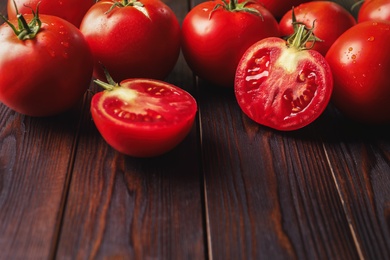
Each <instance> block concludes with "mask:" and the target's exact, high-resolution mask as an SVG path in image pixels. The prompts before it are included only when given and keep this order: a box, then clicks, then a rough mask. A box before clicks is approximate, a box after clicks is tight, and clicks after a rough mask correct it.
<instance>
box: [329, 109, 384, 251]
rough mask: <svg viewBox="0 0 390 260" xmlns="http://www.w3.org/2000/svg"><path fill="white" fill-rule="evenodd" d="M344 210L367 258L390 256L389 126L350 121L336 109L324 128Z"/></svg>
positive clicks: (330, 160)
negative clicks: (367, 124)
mask: <svg viewBox="0 0 390 260" xmlns="http://www.w3.org/2000/svg"><path fill="white" fill-rule="evenodd" d="M322 129H323V131H325V132H326V133H327V134H326V135H323V136H324V147H325V149H326V152H327V156H328V157H329V158H328V159H329V162H330V164H331V165H332V173H333V174H334V176H335V180H336V182H337V186H338V189H339V193H340V196H341V198H342V201H343V202H344V208H345V212H346V214H347V217H348V219H349V222H350V224H351V229H352V231H353V232H354V235H355V237H356V241H357V244H358V246H359V249H360V251H361V254H362V255H363V257H364V258H366V259H389V258H390V177H389V173H390V137H389V133H390V126H366V125H362V124H359V123H356V122H351V121H349V120H347V119H346V118H344V117H342V116H341V115H339V114H337V111H335V112H334V113H333V114H332V116H329V120H327V123H326V124H325V123H324V125H323V127H322Z"/></svg>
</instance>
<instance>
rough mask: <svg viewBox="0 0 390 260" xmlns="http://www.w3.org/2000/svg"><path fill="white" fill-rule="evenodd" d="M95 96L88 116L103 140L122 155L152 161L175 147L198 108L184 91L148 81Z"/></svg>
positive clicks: (125, 83)
mask: <svg viewBox="0 0 390 260" xmlns="http://www.w3.org/2000/svg"><path fill="white" fill-rule="evenodd" d="M120 85H121V86H120V87H117V88H115V89H114V90H111V91H103V92H99V93H98V94H96V95H95V96H94V97H93V99H92V103H91V113H92V117H93V119H94V122H95V124H96V127H97V128H98V130H99V132H100V133H101V134H102V136H103V138H104V139H105V140H106V141H107V143H109V144H110V145H111V146H112V147H113V148H115V149H116V150H118V151H119V152H121V153H124V154H127V155H130V156H135V157H152V156H158V155H161V154H164V153H166V152H168V151H169V150H171V149H173V148H174V147H175V146H176V145H178V144H179V143H180V142H181V141H182V140H183V139H184V138H185V137H186V136H187V135H188V133H189V131H190V130H191V127H192V125H193V122H194V119H195V114H196V111H197V104H196V101H195V99H194V98H193V97H192V96H191V95H190V94H189V93H188V92H186V91H184V90H183V89H180V88H178V87H176V86H174V85H171V84H168V83H165V82H162V81H157V80H151V79H129V80H125V81H122V82H121V84H120Z"/></svg>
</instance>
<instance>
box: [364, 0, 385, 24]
mask: <svg viewBox="0 0 390 260" xmlns="http://www.w3.org/2000/svg"><path fill="white" fill-rule="evenodd" d="M357 20H358V22H359V23H361V22H364V21H373V20H384V21H390V0H365V1H364V3H363V5H362V6H361V7H360V9H359V12H358V17H357Z"/></svg>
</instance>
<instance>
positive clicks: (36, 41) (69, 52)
mask: <svg viewBox="0 0 390 260" xmlns="http://www.w3.org/2000/svg"><path fill="white" fill-rule="evenodd" d="M24 17H25V19H26V20H27V22H30V21H31V19H32V17H33V16H32V15H31V14H30V15H25V16H24ZM40 20H41V21H42V27H41V29H40V31H39V32H38V33H37V35H36V36H35V38H33V39H26V40H20V39H18V37H17V36H16V34H15V33H14V31H13V30H12V29H11V28H10V26H9V25H8V24H7V23H4V24H3V25H1V26H0V57H1V58H0V101H1V102H2V103H4V104H5V105H7V106H8V107H10V108H12V109H13V110H15V111H17V112H19V113H22V114H25V115H31V116H49V115H54V114H58V113H60V112H63V111H65V110H67V109H70V108H71V107H72V106H73V105H75V103H77V102H78V101H79V99H80V98H81V97H82V96H83V94H84V93H85V91H86V90H87V88H88V87H89V85H90V81H91V78H92V69H93V59H92V54H91V51H90V49H89V47H88V44H87V42H86V41H85V39H84V37H83V35H82V34H81V32H80V31H79V30H78V29H77V28H76V27H75V26H74V25H73V24H71V23H69V22H67V21H65V20H63V19H61V18H58V17H56V16H49V15H40ZM10 22H11V23H12V24H14V25H15V26H16V27H17V23H18V22H17V20H10Z"/></svg>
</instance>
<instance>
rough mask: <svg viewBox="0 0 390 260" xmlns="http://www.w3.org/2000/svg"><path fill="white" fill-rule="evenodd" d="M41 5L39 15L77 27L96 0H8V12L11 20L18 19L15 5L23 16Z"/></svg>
mask: <svg viewBox="0 0 390 260" xmlns="http://www.w3.org/2000/svg"><path fill="white" fill-rule="evenodd" d="M38 3H40V4H39V13H41V14H49V15H54V16H58V17H61V18H63V19H65V20H67V21H69V22H71V23H72V24H74V25H75V26H76V27H79V26H80V23H81V20H82V19H83V17H84V14H85V13H86V12H87V11H88V9H89V8H90V7H91V6H92V5H93V4H94V3H95V1H94V0H63V1H54V0H8V3H7V12H8V18H9V19H16V10H15V5H16V7H17V9H18V11H19V13H21V14H30V13H31V8H32V9H33V10H36V8H37V5H38Z"/></svg>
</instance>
